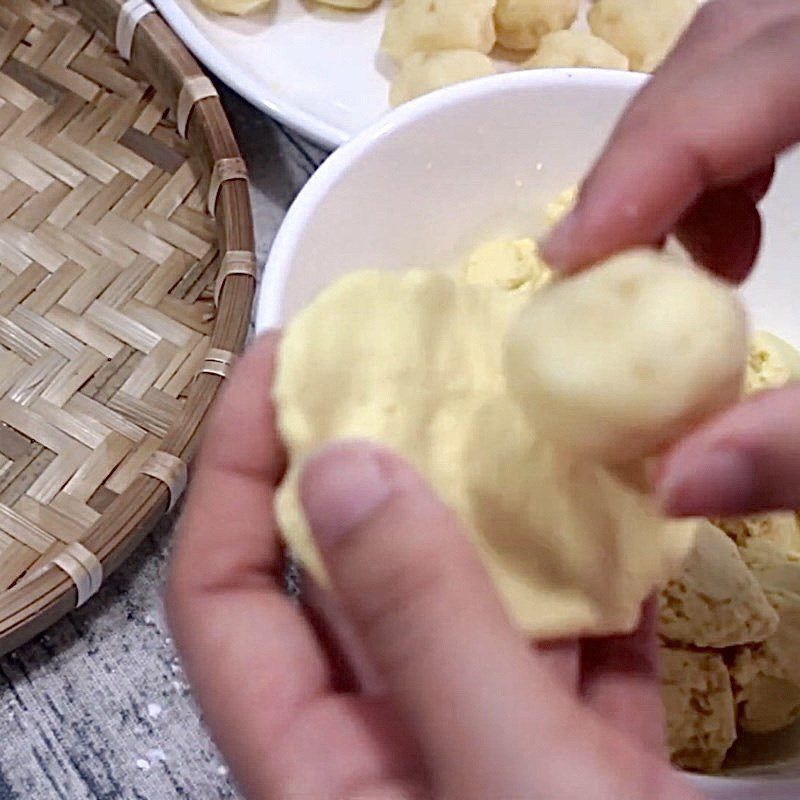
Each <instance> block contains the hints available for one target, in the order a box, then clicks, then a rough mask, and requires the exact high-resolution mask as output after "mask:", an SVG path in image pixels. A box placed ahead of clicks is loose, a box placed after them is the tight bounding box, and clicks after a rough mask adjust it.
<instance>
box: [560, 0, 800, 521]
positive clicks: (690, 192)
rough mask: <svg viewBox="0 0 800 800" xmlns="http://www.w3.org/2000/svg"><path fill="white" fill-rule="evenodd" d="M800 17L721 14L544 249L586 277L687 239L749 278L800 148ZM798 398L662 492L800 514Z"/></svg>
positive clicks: (765, 8) (776, 404)
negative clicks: (589, 268)
mask: <svg viewBox="0 0 800 800" xmlns="http://www.w3.org/2000/svg"><path fill="white" fill-rule="evenodd" d="M798 52H800V4H799V3H798V2H797V0H761V2H758V3H754V2H752V0H713V2H710V3H708V4H707V5H705V6H704V7H703V8H702V9H701V10H700V11H699V13H698V15H697V17H696V19H695V21H694V23H693V24H692V25H691V26H690V27H689V29H688V30H687V32H686V34H685V35H684V37H683V38H682V39H681V41H680V42H679V43H678V45H677V46H676V48H675V50H674V51H673V53H672V54H671V55H670V57H669V58H668V59H667V60H666V61H665V63H664V65H663V66H662V67H661V68H660V69H659V70H658V71H657V72H656V73H655V75H654V76H653V78H652V80H651V81H650V82H649V83H648V84H647V86H646V87H645V88H644V89H643V90H642V92H640V94H639V95H638V96H637V97H636V99H635V100H634V101H633V103H632V104H631V105H630V107H629V108H628V110H627V112H626V113H625V114H624V116H623V118H622V119H621V121H620V123H619V125H618V127H617V129H616V130H615V132H614V134H613V136H612V137H611V139H610V141H609V143H608V145H607V147H606V148H605V150H604V152H603V154H602V155H601V157H600V159H599V160H598V162H597V164H596V165H595V167H594V168H593V170H592V171H591V173H590V174H589V176H588V178H587V179H586V182H585V184H584V186H583V187H582V190H581V193H580V198H579V201H578V204H577V206H576V209H575V211H574V213H573V214H571V215H569V217H567V218H566V219H565V220H564V222H563V224H562V225H561V226H559V227H558V228H557V229H556V230H554V231H553V233H552V235H551V236H550V238H549V240H548V241H547V242H546V243H545V245H544V256H545V258H546V259H547V260H548V261H550V262H551V263H552V264H554V265H555V266H557V267H560V268H561V269H563V270H565V271H575V270H578V269H580V268H582V267H584V266H586V265H588V264H591V263H594V262H596V261H599V260H601V259H603V258H605V257H607V256H609V255H611V254H613V253H614V252H617V251H619V250H623V249H625V248H628V247H632V246H635V245H642V244H653V243H656V242H659V241H662V240H663V238H664V237H665V236H666V235H667V234H669V233H670V232H674V233H676V235H677V236H678V238H679V239H680V241H681V242H682V243H683V245H684V246H685V247H686V248H687V250H688V251H689V252H690V253H691V254H692V255H693V256H694V258H695V259H697V260H698V261H699V262H701V263H703V264H705V265H706V266H707V267H708V268H709V269H711V270H713V271H714V272H717V273H718V274H720V275H721V276H723V277H724V278H726V279H728V280H731V281H733V282H739V281H742V280H744V278H746V277H747V275H748V273H749V272H750V269H751V268H752V265H753V262H754V260H755V258H756V255H757V253H758V250H759V246H760V240H761V218H760V216H759V213H758V208H757V204H758V202H759V201H760V200H761V199H762V198H763V196H764V195H765V193H766V192H767V190H768V187H769V184H770V180H771V177H772V173H773V170H774V161H775V158H776V157H777V156H779V155H780V154H781V153H782V152H783V151H785V150H786V149H787V148H789V147H790V146H791V145H793V144H795V143H797V142H798V141H800V59H798ZM797 475H800V386H795V387H792V388H787V389H784V390H781V391H776V392H770V393H767V394H764V395H763V396H759V397H757V398H755V399H753V400H750V401H747V402H745V403H743V404H741V405H740V406H737V407H736V408H734V409H732V410H730V411H728V412H727V413H724V414H722V415H721V416H720V417H719V418H717V419H715V420H713V421H711V422H710V423H709V424H708V425H706V426H705V427H704V428H702V429H701V430H699V431H697V432H696V433H695V434H694V435H692V436H690V437H688V438H687V439H686V440H685V441H683V442H682V443H680V444H679V445H678V446H677V447H676V448H675V449H674V450H673V452H672V453H670V454H669V455H668V456H667V458H666V459H665V461H664V463H663V465H662V469H661V471H660V476H659V479H658V486H657V489H658V492H659V494H660V496H661V498H662V502H663V505H664V507H665V509H666V510H667V511H668V512H670V513H673V514H676V515H704V514H713V515H734V514H745V513H751V512H755V511H766V510H773V509H793V508H797V507H800V481H798V480H797Z"/></svg>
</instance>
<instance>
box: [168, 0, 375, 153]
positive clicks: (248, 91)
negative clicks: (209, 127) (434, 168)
mask: <svg viewBox="0 0 800 800" xmlns="http://www.w3.org/2000/svg"><path fill="white" fill-rule="evenodd" d="M153 2H154V4H155V5H156V7H157V8H158V10H159V12H160V13H161V15H162V16H163V17H164V19H166V21H167V22H168V23H169V24H170V26H171V27H172V28H173V30H174V31H175V32H176V33H177V34H178V36H179V37H180V38H181V39H182V40H183V41H184V42H185V44H186V46H187V47H188V48H189V49H190V50H191V51H192V53H194V55H195V57H196V58H197V59H198V60H199V61H201V62H202V63H203V64H204V65H205V66H206V67H207V68H208V69H209V70H210V71H211V72H213V73H214V74H215V75H216V76H217V77H218V78H220V80H222V81H224V82H225V83H227V84H228V85H229V86H230V87H231V88H232V89H234V90H235V91H236V92H238V93H239V94H240V95H242V97H244V98H246V99H247V100H249V101H250V102H251V103H253V105H255V106H256V107H257V108H259V109H261V110H262V111H264V112H266V113H267V114H269V115H270V116H272V117H274V118H276V119H277V120H279V121H280V122H283V123H285V124H286V125H288V126H290V127H291V128H294V129H295V130H297V131H299V132H300V133H302V134H303V135H305V136H307V137H308V138H310V139H312V140H313V141H315V142H317V143H318V144H321V145H323V146H325V147H330V148H335V147H338V146H339V145H340V144H343V143H344V142H346V141H347V140H348V139H350V138H351V137H352V136H354V135H355V134H356V133H358V132H359V131H361V130H362V129H364V128H365V127H367V126H369V124H370V123H372V122H374V121H375V120H376V119H378V118H379V117H380V116H381V115H382V114H383V113H385V112H386V111H387V109H388V104H387V99H386V98H387V91H388V82H387V79H386V78H385V77H384V75H383V74H381V72H380V71H379V66H378V63H377V60H378V43H379V41H380V36H381V31H382V30H383V20H384V17H385V10H383V9H381V8H378V9H376V10H374V11H371V12H367V13H352V14H351V13H347V12H337V11H334V10H331V11H327V10H324V9H311V8H310V4H309V5H306V4H304V3H303V2H301V0H273V7H272V8H270V9H268V10H267V11H264V12H263V13H258V14H254V15H251V16H248V17H244V18H235V17H227V16H223V15H220V14H214V13H211V12H207V11H204V10H201V9H200V8H199V7H198V6H197V4H196V3H195V2H194V0H153ZM387 66H388V65H387Z"/></svg>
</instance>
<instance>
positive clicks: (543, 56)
mask: <svg viewBox="0 0 800 800" xmlns="http://www.w3.org/2000/svg"><path fill="white" fill-rule="evenodd" d="M522 66H523V67H525V68H527V69H546V68H548V67H573V68H574V67H582V68H584V67H595V68H600V69H618V70H627V69H628V58H627V56H625V55H623V54H622V53H620V52H619V50H617V49H616V48H615V47H612V46H611V45H610V44H609V43H608V42H606V41H605V40H603V39H601V38H600V37H599V36H594V35H592V34H591V33H588V32H587V31H578V30H568V31H556V32H555V33H548V34H547V36H543V37H542V41H541V42H539V47H538V48H537V49H536V52H535V53H534V54H533V56H532V57H531V58H530V59H528V61H526V62H525V63H524V64H523V65H522Z"/></svg>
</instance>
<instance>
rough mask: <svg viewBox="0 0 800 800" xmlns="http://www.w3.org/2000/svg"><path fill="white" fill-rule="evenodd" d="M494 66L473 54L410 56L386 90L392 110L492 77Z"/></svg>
mask: <svg viewBox="0 0 800 800" xmlns="http://www.w3.org/2000/svg"><path fill="white" fill-rule="evenodd" d="M494 73H495V67H494V62H493V61H492V59H491V58H489V56H487V55H484V54H483V53H478V52H476V51H475V50H442V51H441V52H438V53H412V54H411V55H410V56H409V57H408V58H407V59H406V60H405V61H403V64H402V66H401V67H400V71H399V72H398V73H397V75H396V77H395V79H394V80H393V81H392V85H391V87H390V89H389V103H390V104H391V106H392V107H396V106H399V105H402V104H403V103H406V102H408V101H409V100H413V99H414V98H415V97H421V96H422V95H424V94H429V93H430V92H435V91H436V90H437V89H443V88H444V87H445V86H451V85H453V84H454V83H462V82H464V81H469V80H472V79H473V78H485V77H486V76H487V75H494Z"/></svg>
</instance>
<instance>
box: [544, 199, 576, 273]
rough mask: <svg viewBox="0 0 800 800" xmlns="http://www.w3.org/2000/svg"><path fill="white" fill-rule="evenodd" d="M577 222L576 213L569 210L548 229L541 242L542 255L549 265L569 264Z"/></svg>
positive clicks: (561, 265)
mask: <svg viewBox="0 0 800 800" xmlns="http://www.w3.org/2000/svg"><path fill="white" fill-rule="evenodd" d="M577 223H578V218H577V214H576V213H575V211H571V212H570V213H569V214H567V216H566V217H564V219H562V220H561V222H559V223H558V224H557V225H556V226H555V227H554V228H553V229H552V230H551V231H550V233H549V234H548V235H547V236H546V237H545V239H544V241H543V242H542V243H541V252H542V257H543V258H544V260H545V261H546V262H547V263H548V264H549V265H550V266H552V267H555V268H557V269H563V268H565V267H566V266H568V265H569V256H570V255H571V250H572V240H573V239H574V238H575V230H576V228H577Z"/></svg>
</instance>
